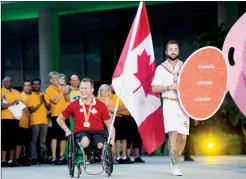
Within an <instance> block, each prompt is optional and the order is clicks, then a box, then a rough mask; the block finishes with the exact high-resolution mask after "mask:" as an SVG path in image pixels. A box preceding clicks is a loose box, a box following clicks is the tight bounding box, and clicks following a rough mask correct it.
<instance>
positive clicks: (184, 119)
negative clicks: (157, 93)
mask: <svg viewBox="0 0 246 179" xmlns="http://www.w3.org/2000/svg"><path fill="white" fill-rule="evenodd" d="M163 116H164V125H165V132H166V133H168V132H175V131H176V132H177V133H179V134H183V135H189V128H190V119H189V116H187V115H186V114H185V112H184V111H183V110H182V108H181V106H180V104H179V102H177V101H170V100H165V99H163Z"/></svg>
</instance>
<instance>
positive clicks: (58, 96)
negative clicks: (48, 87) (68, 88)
mask: <svg viewBox="0 0 246 179" xmlns="http://www.w3.org/2000/svg"><path fill="white" fill-rule="evenodd" d="M62 95H63V91H61V92H60V93H59V94H58V95H57V96H55V97H53V98H52V97H51V98H50V101H51V102H52V103H54V104H56V103H58V102H59V101H60V99H61V97H62Z"/></svg>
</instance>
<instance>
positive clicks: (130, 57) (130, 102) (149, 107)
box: [112, 2, 165, 154]
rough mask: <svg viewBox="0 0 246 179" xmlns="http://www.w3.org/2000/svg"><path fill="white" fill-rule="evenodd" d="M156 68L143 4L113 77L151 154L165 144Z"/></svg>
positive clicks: (114, 83)
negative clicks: (154, 84) (155, 85)
mask: <svg viewBox="0 0 246 179" xmlns="http://www.w3.org/2000/svg"><path fill="white" fill-rule="evenodd" d="M155 69H156V65H155V57H154V49H153V43H152V37H151V33H150V28H149V22H148V16H147V12H146V7H145V4H144V2H140V5H139V8H138V11H137V14H136V16H135V19H134V22H133V24H132V27H131V30H130V32H129V34H128V37H127V40H126V43H125V46H124V48H123V51H122V53H121V56H120V59H119V62H118V64H117V67H116V69H115V72H114V74H113V80H112V85H113V87H114V90H115V93H116V94H117V95H118V96H119V98H120V99H121V100H122V101H123V103H124V104H125V106H126V108H127V109H128V110H129V112H130V113H131V115H132V116H133V118H134V119H135V121H136V123H137V125H138V128H139V132H140V134H141V137H142V140H143V144H144V146H145V149H146V151H147V152H148V153H149V154H150V153H152V152H153V151H155V150H156V149H157V148H158V147H159V146H160V145H161V144H162V143H163V142H164V141H165V132H164V121H163V115H162V109H161V102H160V98H159V94H157V93H153V92H152V89H151V82H152V79H153V77H154V73H155Z"/></svg>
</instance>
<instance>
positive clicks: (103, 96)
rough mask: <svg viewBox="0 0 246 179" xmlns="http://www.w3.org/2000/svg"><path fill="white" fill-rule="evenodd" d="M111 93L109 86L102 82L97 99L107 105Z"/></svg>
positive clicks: (110, 98)
mask: <svg viewBox="0 0 246 179" xmlns="http://www.w3.org/2000/svg"><path fill="white" fill-rule="evenodd" d="M112 96H113V95H112V93H111V88H110V86H109V85H107V84H102V85H101V86H100V87H99V89H98V93H97V99H98V100H100V101H102V102H104V103H105V104H106V106H107V107H109V106H110V104H111V101H112Z"/></svg>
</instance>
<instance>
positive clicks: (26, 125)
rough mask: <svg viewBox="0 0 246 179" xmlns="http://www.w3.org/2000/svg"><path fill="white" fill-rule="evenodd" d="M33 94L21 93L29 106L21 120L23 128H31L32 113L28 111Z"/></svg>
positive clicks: (24, 101) (20, 123) (20, 124)
mask: <svg viewBox="0 0 246 179" xmlns="http://www.w3.org/2000/svg"><path fill="white" fill-rule="evenodd" d="M31 95H32V94H26V93H24V92H22V93H21V96H22V100H23V103H24V104H25V105H26V106H27V107H26V108H25V109H24V111H23V116H22V118H21V119H20V121H19V126H20V127H22V128H26V129H27V128H29V127H30V117H31V114H30V113H29V111H28V98H29V97H30V96H31Z"/></svg>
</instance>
